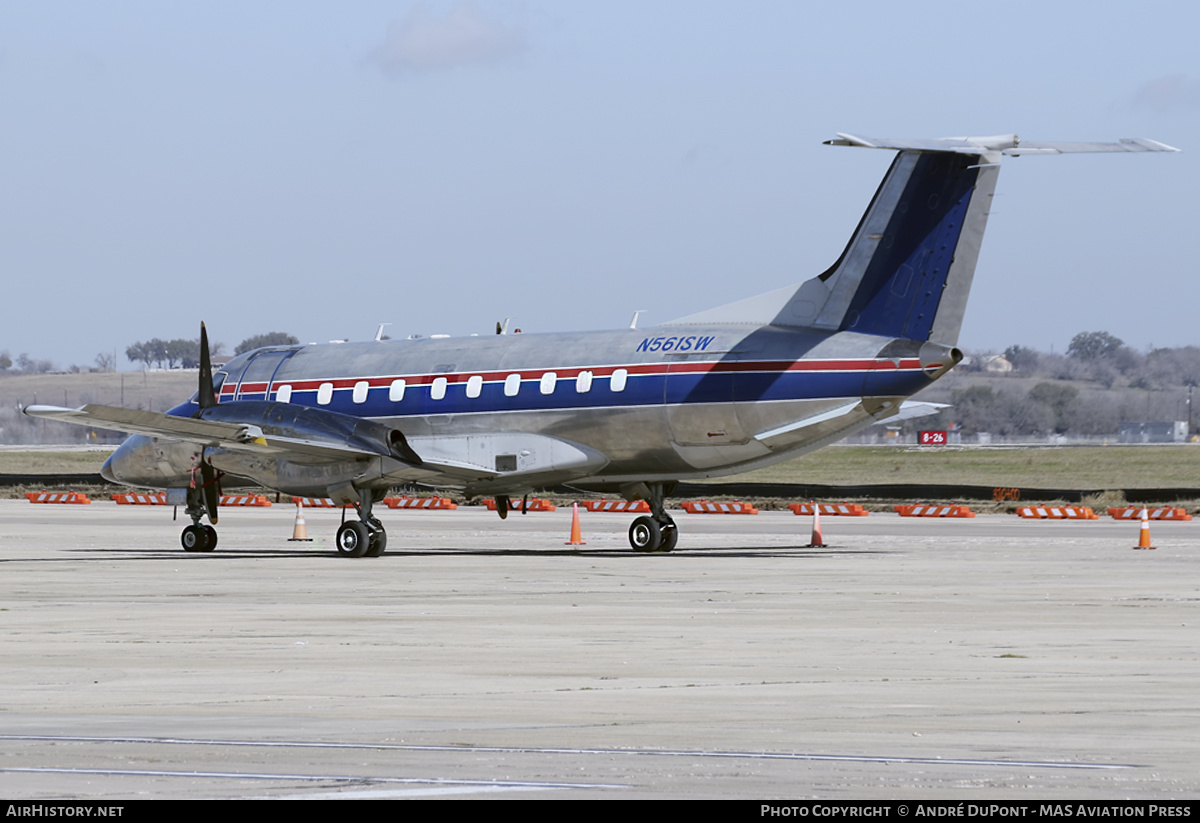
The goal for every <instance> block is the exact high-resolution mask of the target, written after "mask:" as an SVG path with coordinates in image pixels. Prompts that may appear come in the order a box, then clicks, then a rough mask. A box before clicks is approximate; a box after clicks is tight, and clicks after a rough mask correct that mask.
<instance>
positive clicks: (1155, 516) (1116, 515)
mask: <svg viewBox="0 0 1200 823" xmlns="http://www.w3.org/2000/svg"><path fill="white" fill-rule="evenodd" d="M1144 510H1145V512H1146V517H1147V518H1149V519H1150V520H1191V519H1192V516H1191V515H1190V514H1188V513H1187V509H1175V508H1171V507H1169V506H1168V507H1160V508H1157V509H1144ZM1142 511H1143V507H1141V506H1125V507H1123V508H1113V509H1109V510H1108V513H1109V515H1110V516H1111V517H1112V518H1113V519H1114V520H1137V519H1138V518H1140V517H1141V516H1142Z"/></svg>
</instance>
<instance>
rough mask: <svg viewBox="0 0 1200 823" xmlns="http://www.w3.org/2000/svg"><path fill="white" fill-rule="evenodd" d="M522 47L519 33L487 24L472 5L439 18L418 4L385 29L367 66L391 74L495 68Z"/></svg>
mask: <svg viewBox="0 0 1200 823" xmlns="http://www.w3.org/2000/svg"><path fill="white" fill-rule="evenodd" d="M528 45H529V44H528V39H527V37H526V36H525V34H524V33H523V32H521V31H520V30H519V29H517V28H516V27H514V26H510V25H507V24H505V23H504V22H502V21H500V20H496V19H492V18H490V17H489V16H488V15H487V14H485V13H484V12H483V10H481V9H480V8H479V7H478V6H477V5H476V4H475V3H471V2H459V3H456V4H455V5H454V6H452V7H451V8H450V9H449V10H448V11H446V12H445V13H444V14H442V15H438V14H437V12H435V11H431V10H430V8H429V7H428V6H427V5H425V4H421V5H418V6H416V7H414V8H412V9H411V10H410V11H409V12H408V14H407V15H405V17H404V18H403V19H401V20H395V21H393V22H392V23H391V24H390V25H389V26H388V32H387V37H386V38H384V41H383V44H382V45H380V46H379V47H378V48H377V49H375V51H374V52H372V54H371V57H370V60H371V62H373V63H375V64H377V65H379V66H380V67H381V68H383V69H384V70H385V71H387V72H391V73H407V72H413V71H436V70H438V69H449V68H456V67H459V66H475V65H486V64H491V63H498V62H501V61H503V60H507V59H509V58H511V57H514V56H516V55H518V54H520V53H521V52H523V51H525V50H526V49H527V48H528Z"/></svg>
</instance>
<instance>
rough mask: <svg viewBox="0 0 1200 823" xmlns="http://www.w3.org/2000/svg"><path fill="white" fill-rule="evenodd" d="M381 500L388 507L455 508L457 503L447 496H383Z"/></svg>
mask: <svg viewBox="0 0 1200 823" xmlns="http://www.w3.org/2000/svg"><path fill="white" fill-rule="evenodd" d="M383 502H384V503H386V504H387V507H388V508H389V509H424V510H426V511H428V510H430V509H457V508H458V504H457V503H455V502H454V501H453V500H451V499H450V498H449V497H385V498H383Z"/></svg>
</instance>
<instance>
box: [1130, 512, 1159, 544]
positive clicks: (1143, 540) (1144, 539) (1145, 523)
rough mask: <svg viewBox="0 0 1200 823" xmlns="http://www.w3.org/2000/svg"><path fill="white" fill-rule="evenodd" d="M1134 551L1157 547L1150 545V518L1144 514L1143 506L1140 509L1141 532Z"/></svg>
mask: <svg viewBox="0 0 1200 823" xmlns="http://www.w3.org/2000/svg"><path fill="white" fill-rule="evenodd" d="M1134 548H1135V549H1155V548H1158V547H1157V546H1151V545H1150V516H1149V515H1148V514H1147V513H1146V508H1145V506H1143V507H1142V532H1141V534H1140V535H1138V544H1137V545H1136V546H1134Z"/></svg>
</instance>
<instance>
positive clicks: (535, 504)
mask: <svg viewBox="0 0 1200 823" xmlns="http://www.w3.org/2000/svg"><path fill="white" fill-rule="evenodd" d="M483 505H485V506H487V507H488V511H490V512H494V511H495V510H496V501H495V500H493V499H492V498H490V497H489V498H488V499H487V500H484V501H483ZM556 508H558V507H557V506H555V505H554V504H553V503H551V502H550V501H549V500H543V499H542V498H540V497H531V498H529V508H528V509H524V508H522V501H520V500H510V501H509V503H508V510H509V511H510V512H519V511H531V512H552V511H554V510H555V509H556Z"/></svg>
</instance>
